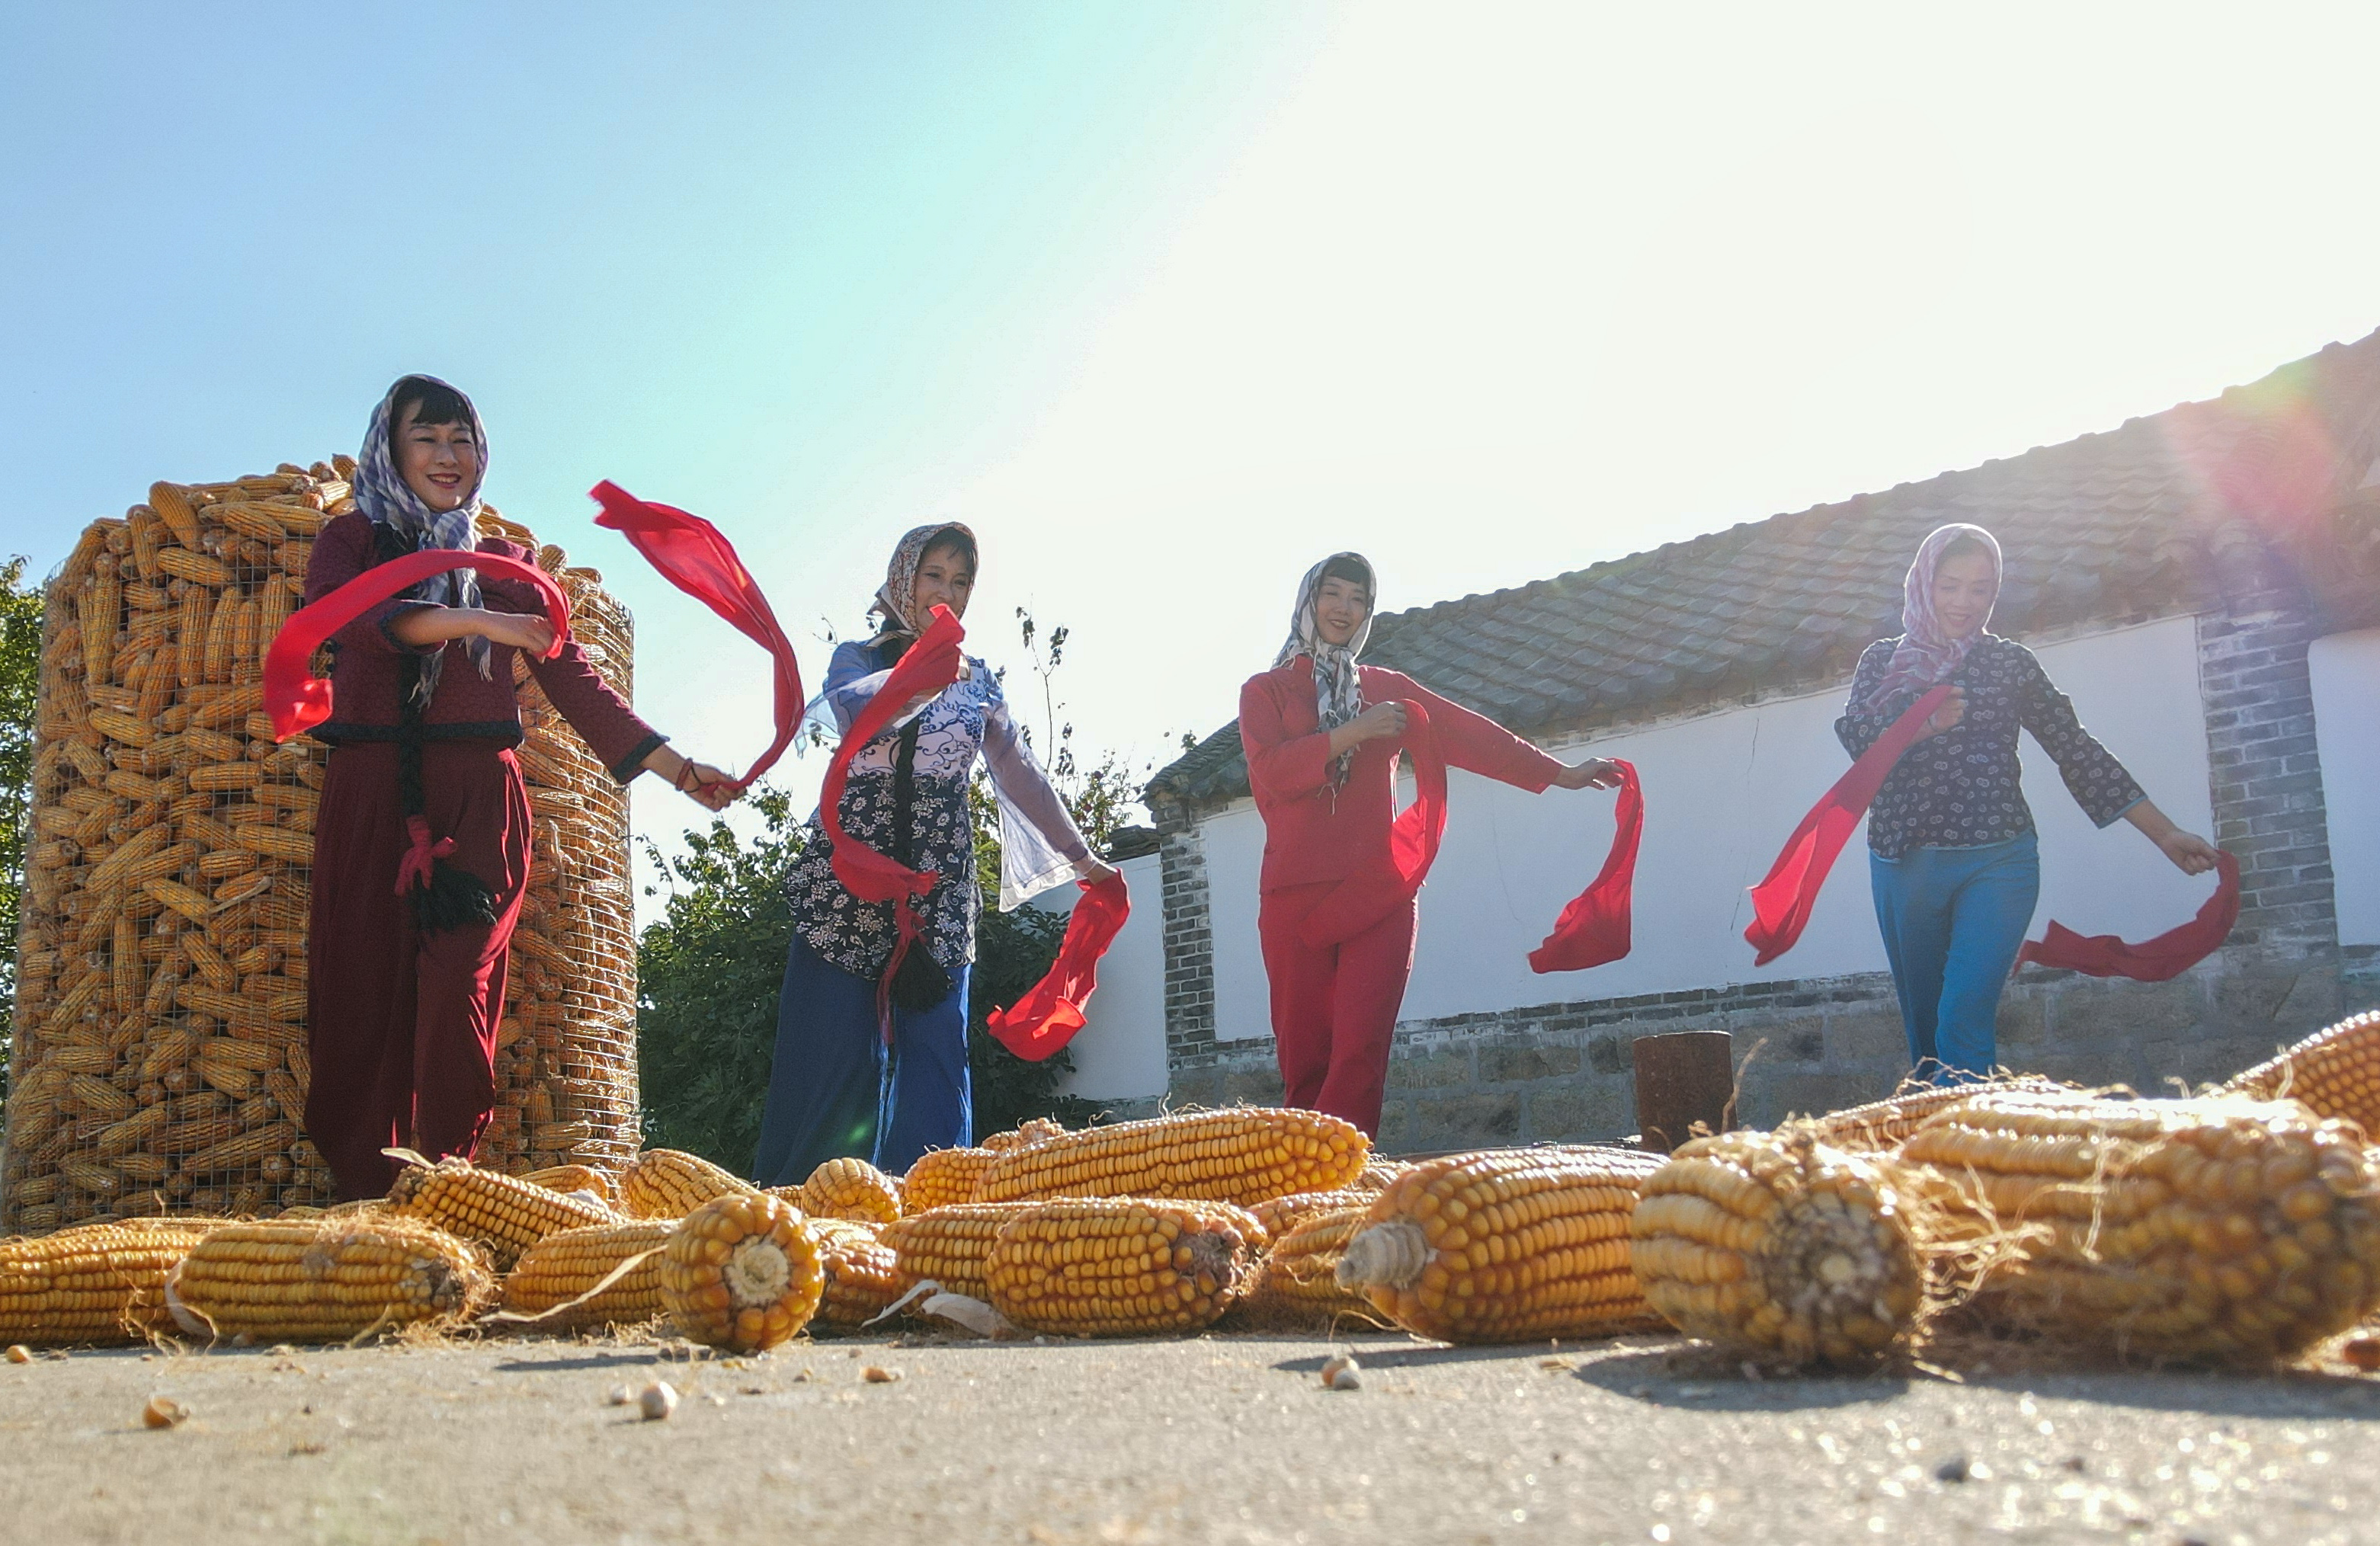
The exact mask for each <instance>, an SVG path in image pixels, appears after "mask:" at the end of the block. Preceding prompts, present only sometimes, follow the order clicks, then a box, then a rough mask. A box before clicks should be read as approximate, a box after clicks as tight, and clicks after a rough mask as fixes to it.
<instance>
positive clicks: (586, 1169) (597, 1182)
mask: <svg viewBox="0 0 2380 1546" xmlns="http://www.w3.org/2000/svg"><path fill="white" fill-rule="evenodd" d="M303 1008H304V1007H303V1006H302V1005H301V1006H299V1009H300V1012H303ZM521 1179H522V1180H524V1181H527V1182H528V1184H529V1185H531V1186H533V1187H543V1188H545V1190H548V1191H584V1192H591V1193H593V1194H594V1195H595V1196H597V1197H599V1198H601V1199H602V1200H603V1201H604V1202H607V1203H608V1202H612V1201H613V1196H612V1178H610V1177H609V1176H606V1175H604V1174H603V1173H602V1172H601V1171H600V1170H597V1169H595V1168H594V1167H593V1166H585V1165H553V1166H547V1167H546V1168H544V1169H543V1170H532V1171H530V1172H528V1174H527V1175H525V1176H523V1177H522V1178H521Z"/></svg>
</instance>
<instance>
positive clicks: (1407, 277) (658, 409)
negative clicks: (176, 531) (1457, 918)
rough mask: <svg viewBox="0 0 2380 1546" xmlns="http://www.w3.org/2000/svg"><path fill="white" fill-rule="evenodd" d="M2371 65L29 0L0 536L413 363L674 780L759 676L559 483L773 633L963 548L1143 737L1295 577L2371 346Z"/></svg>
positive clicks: (2023, 33)
mask: <svg viewBox="0 0 2380 1546" xmlns="http://www.w3.org/2000/svg"><path fill="white" fill-rule="evenodd" d="M1648 10H1651V11H1654V12H1657V14H1647V12H1648ZM2374 57H2380V19H2375V17H2374V13H2373V12H2372V10H2371V8H2369V7H2350V6H2263V7H2257V8H2255V9H2253V10H2248V9H2244V8H2239V7H2218V6H2200V7H2193V6H2175V5H2162V6H2117V5H2106V6H2022V5H2018V6H2004V7H1998V8H1993V9H1991V10H1989V11H1988V12H1987V13H1986V12H1982V11H1975V10H1972V9H1967V10H1965V12H1964V14H1953V12H1952V9H1951V8H1949V7H1910V6H1874V7H1870V6H1811V7H1796V8H1791V11H1790V14H1788V13H1780V12H1779V11H1777V10H1775V9H1772V8H1768V7H1751V6H1740V7H1739V6H1671V7H1658V8H1647V7H1642V6H1626V7H1608V8H1606V7H1597V6H1589V5H1583V4H1573V5H1559V6H1520V5H1503V6H1493V5H1491V6H1467V7H1460V8H1454V7H1443V6H1441V7H1420V6H1400V5H1390V4H1372V5H1363V6H1345V7H1338V6H1297V5H1288V4H1279V5H1237V6H1234V5H1225V4H1199V5H1186V4H1184V5H1163V4H1150V5H1135V6H1124V5H1094V4H1071V3H1069V4H1060V3H1055V0H1052V3H1049V4H1039V5H995V4H985V5H976V6H955V5H952V6H943V5H931V6H929V5H884V6H856V5H854V6H791V5H772V6H720V5H713V6H671V7H656V6H606V5H599V4H579V5H568V6H564V5H551V6H545V5H540V6H528V5H517V6H501V5H490V6H449V5H441V4H419V5H408V6H393V7H392V6H370V7H366V6H322V5H303V6H300V5H287V6H262V5H247V6H242V5H223V6H202V7H201V6H180V5H175V6H164V5H156V6H150V5H126V4H103V3H100V4H90V5H81V6H49V7H40V8H36V7H32V6H15V7H10V8H7V9H6V10H5V11H0V133H5V134H6V143H7V144H8V145H9V146H10V149H11V154H10V156H9V158H8V160H7V163H6V166H5V169H0V211H5V215H0V282H5V284H6V294H7V296H8V299H9V305H8V307H7V308H6V312H5V313H0V357H5V359H6V362H7V365H8V368H7V369H6V371H0V490H5V494H0V549H5V550H7V551H23V552H25V553H27V554H29V555H30V556H31V557H32V558H33V560H34V561H35V563H36V566H37V567H43V568H46V567H47V566H48V565H50V564H52V563H54V562H55V561H56V560H57V559H58V558H59V557H60V556H62V554H63V553H64V551H65V550H66V548H67V545H68V544H69V543H70V542H71V540H72V537H73V534H74V533H75V531H76V530H78V529H79V527H80V525H82V524H83V523H84V522H85V521H87V520H89V519H90V518H91V517H92V516H95V515H99V514H103V513H119V512H120V511H121V509H122V508H123V506H125V505H126V504H128V503H129V502H131V501H134V500H136V499H138V498H140V495H141V492H142V490H144V489H146V488H147V486H148V484H149V483H150V481H151V480H152V479H154V478H157V477H172V478H180V479H200V478H206V477H220V476H226V475H230V474H236V473H238V472H241V471H247V470H253V469H257V468H260V467H264V466H269V465H272V464H273V463H274V462H278V461H281V460H284V459H295V460H298V461H309V460H311V459H313V458H315V457H318V456H322V455H326V454H328V453H331V452H332V451H334V450H352V449H353V447H354V443H355V441H356V440H357V438H358V435H359V434H360V432H361V429H362V426H363V423H364V420H365V418H366V416H367V414H368V412H369V410H370V406H371V405H372V403H373V402H374V401H375V400H376V399H377V398H378V396H379V395H380V393H381V392H382V391H383V389H384V388H385V386H386V384H387V382H388V381H389V380H391V379H392V378H393V377H394V376H395V375H397V374H399V373H402V372H403V371H406V370H409V369H422V370H429V371H432V372H435V373H438V374H441V375H443V376H446V377H447V378H449V379H451V380H455V381H456V382H457V383H458V384H460V385H462V386H464V387H465V388H466V390H468V391H469V392H470V393H472V394H473V396H474V397H475V398H476V399H477V401H478V402H479V404H480V408H481V411H482V413H483V415H484V416H485V417H486V418H487V421H488V423H489V427H490V433H491V437H492V453H493V454H492V477H491V480H490V486H489V494H490V497H491V499H492V501H494V502H495V503H496V504H498V505H499V506H501V507H502V508H503V509H504V511H505V512H506V513H508V514H511V515H513V516H514V517H515V518H516V519H522V520H526V521H528V522H529V523H530V524H531V525H535V526H536V527H538V529H539V530H540V533H541V534H542V535H544V536H545V537H547V539H548V540H553V541H559V542H562V543H563V544H564V545H565V546H566V547H568V548H570V549H571V550H572V552H573V554H574V556H575V557H576V558H578V559H579V560H581V561H583V562H593V563H595V564H597V565H599V566H600V567H601V568H602V569H603V570H604V572H605V573H606V574H607V575H608V576H610V577H611V578H612V580H613V586H614V588H615V589H616V590H617V591H619V592H620V594H622V595H623V597H624V598H625V599H626V600H627V601H628V602H629V603H630V605H631V606H632V607H633V608H634V609H635V610H636V611H637V617H638V620H639V682H640V692H639V701H640V704H641V706H642V707H644V708H645V710H646V712H647V713H648V714H649V716H650V718H652V719H654V720H655V721H656V722H657V723H659V724H660V725H661V727H662V729H664V730H666V731H671V732H673V733H674V734H675V735H676V736H677V737H678V738H679V740H680V741H681V743H684V744H686V746H687V747H689V748H690V749H692V750H694V751H696V752H698V753H699V754H701V755H708V756H710V757H713V758H714V759H716V760H721V761H735V760H737V759H740V758H744V757H748V756H749V755H751V754H752V753H753V752H755V751H757V750H758V748H759V745H760V744H762V743H763V742H764V741H765V731H764V729H763V727H762V725H761V723H760V721H761V719H762V717H763V716H764V715H765V711H766V705H767V694H768V682H767V676H766V672H765V670H763V668H762V665H761V662H760V661H759V658H758V657H757V655H756V654H755V653H754V652H752V651H751V650H750V649H749V646H745V645H744V644H743V643H742V642H741V641H740V640H737V639H735V637H734V636H733V635H731V634H728V632H727V631H726V630H725V629H724V627H723V626H722V625H721V624H719V623H718V622H716V621H715V620H713V619H711V618H710V617H709V615H708V614H707V613H704V612H702V611H700V610H698V608H696V607H694V606H693V605H692V604H691V603H688V602H685V601H683V600H681V599H680V598H676V597H674V595H672V594H670V593H668V592H666V591H665V590H664V589H663V587H662V586H660V585H659V584H658V582H655V581H653V580H651V579H650V578H649V577H648V576H647V575H646V574H644V573H642V572H641V571H640V569H639V568H638V567H637V563H636V561H635V560H634V558H633V556H632V555H631V554H630V553H629V552H628V550H626V548H625V545H624V544H622V543H620V542H619V541H618V539H617V538H615V537H612V536H610V535H609V534H605V533H601V532H598V531H596V530H594V529H593V528H592V527H590V526H589V525H588V524H587V520H588V514H589V512H590V511H591V509H592V507H591V505H589V504H588V503H587V502H586V501H585V500H584V498H583V493H584V490H585V489H587V488H588V486H589V485H590V484H592V483H593V482H594V481H595V480H596V479H598V478H600V477H613V478H616V479H618V480H619V481H620V482H622V483H624V484H625V485H626V486H627V487H629V488H630V489H635V490H636V491H637V492H639V493H644V494H648V495H649V496H650V497H653V498H657V499H662V500H665V501H671V502H674V503H677V504H682V505H685V506H687V507H688V508H691V509H695V510H698V511H700V512H702V513H706V514H708V515H710V516H711V517H712V518H713V519H715V520H717V521H719V522H720V524H721V525H723V526H724V527H726V528H727V529H728V530H729V531H730V532H731V534H733V535H734V536H735V538H736V539H737V541H738V543H739V546H741V548H742V549H743V550H744V552H745V554H746V556H747V560H748V561H749V562H751V563H752V565H753V567H754V568H755V570H756V571H757V572H758V573H759V574H760V576H761V578H762V580H763V582H764V584H766V585H767V586H768V587H769V589H770V591H771V595H772V597H773V598H775V599H776V601H777V603H778V607H779V610H780V612H781V613H782V615H783V617H784V619H785V621H786V622H787V624H788V627H789V628H790V629H791V630H792V631H793V632H794V633H795V634H796V636H797V637H799V638H803V639H808V638H810V637H812V636H813V635H814V634H815V632H816V631H817V630H819V629H820V627H821V626H823V625H824V624H823V623H822V622H821V620H825V622H831V623H832V626H834V627H836V628H839V629H842V630H844V631H846V632H847V631H849V630H851V629H853V628H856V626H858V625H859V622H860V614H861V611H862V609H863V608H864V606H865V603H866V599H867V597H868V593H869V591H871V590H872V589H873V587H874V586H875V584H876V582H877V580H878V579H879V578H880V567H881V564H882V562H883V554H884V552H885V550H887V549H888V548H889V546H890V544H891V542H892V538H893V537H895V536H896V535H897V534H898V533H899V532H900V531H901V530H902V529H903V528H905V527H906V526H908V525H912V524H915V523H916V522H917V521H920V520H924V519H929V518H938V517H939V518H956V519H964V520H966V521H968V522H970V523H971V524H973V525H976V527H977V530H978V532H979V534H980V535H981V536H982V537H983V540H984V544H985V561H986V562H985V571H984V575H983V588H982V590H981V592H980V594H979V598H978V600H977V610H976V611H975V613H974V616H973V622H974V626H975V629H976V637H977V641H978V644H979V646H980V647H981V648H982V650H983V652H984V653H986V654H987V655H989V656H990V658H992V660H993V661H994V663H995V664H1012V665H1015V664H1021V663H1022V661H1021V657H1020V656H1019V654H1018V652H1017V651H1016V650H1015V648H1014V622H1013V613H1014V609H1015V608H1016V607H1018V606H1020V605H1023V606H1029V607H1030V608H1032V609H1033V610H1035V612H1036V613H1037V614H1038V615H1039V616H1040V617H1041V619H1042V620H1043V621H1044V622H1045V623H1047V622H1065V623H1068V624H1070V625H1071V626H1072V627H1073V628H1074V630H1075V646H1074V651H1073V656H1072V658H1071V659H1070V661H1069V663H1068V665H1067V666H1066V668H1065V670H1064V672H1063V673H1062V677H1061V682H1062V688H1063V691H1064V693H1065V695H1066V696H1067V698H1068V699H1069V700H1070V706H1071V710H1072V719H1074V721H1075V724H1076V726H1077V732H1078V735H1079V736H1080V737H1082V738H1083V739H1085V740H1087V741H1088V742H1090V743H1093V744H1095V745H1100V746H1107V747H1112V748H1114V749H1116V750H1119V751H1121V752H1124V753H1127V754H1129V755H1134V756H1135V757H1138V758H1142V759H1146V758H1148V757H1152V756H1156V755H1160V754H1162V752H1163V751H1164V750H1165V749H1166V747H1167V744H1168V743H1169V739H1170V737H1171V736H1172V735H1174V734H1177V733H1178V732H1180V731H1183V730H1197V731H1206V730H1208V729H1211V728H1212V727H1213V726H1214V725H1216V724H1217V723H1220V721H1222V720H1223V719H1228V718H1229V717H1230V715H1231V713H1232V711H1233V703H1234V701H1235V698H1234V695H1235V689H1236V686H1237V683H1238V682H1239V681H1240V680H1241V679H1242V678H1243V677H1244V676H1245V675H1246V674H1247V673H1248V672H1250V671H1252V670H1257V669H1260V668H1261V667H1263V666H1264V665H1266V664H1268V663H1269V657H1270V652H1271V649H1272V646H1274V644H1275V643H1276V642H1277V641H1278V637H1279V634H1280V633H1281V621H1282V615H1283V613H1284V612H1285V610H1286V607H1287V603H1288V599H1289V590H1290V587H1291V586H1292V584H1293V581H1294V578H1295V576H1296V574H1298V573H1299V572H1300V571H1301V570H1302V569H1303V568H1304V566H1305V563H1306V562H1310V561H1311V559H1312V558H1313V557H1315V556H1318V554H1319V553H1321V552H1324V551H1328V550H1331V549H1335V548H1343V547H1355V548H1360V549H1363V550H1366V551H1368V552H1370V553H1371V554H1372V556H1373V557H1374V559H1375V561H1376V562H1377V563H1378V566H1379V568H1380V570H1381V573H1382V575H1383V582H1384V589H1385V594H1384V598H1383V599H1384V603H1385V604H1386V605H1388V606H1390V607H1398V606H1406V605H1415V604H1420V603H1424V602H1427V601H1431V600H1437V599H1441V598H1446V597H1449V596H1454V595H1460V594H1463V593H1464V592H1466V591H1471V590H1477V589H1485V588H1490V587H1492V586H1500V585H1510V584H1516V583H1520V582H1523V581H1525V580H1528V579H1530V578H1534V577H1537V576H1540V575H1543V574H1550V573H1554V572H1557V571H1559V570H1562V569H1566V568H1571V567H1575V566H1577V565H1580V564H1583V563H1587V562H1594V561H1596V560H1598V559H1603V558H1609V557H1614V556H1618V555H1620V554H1622V553H1625V552H1629V551H1633V550H1638V549H1641V548H1644V547H1647V546H1651V545H1653V544H1656V543H1658V542H1661V541H1666V540H1672V539H1676V538H1679V537H1687V536H1691V535H1693V534H1694V533H1696V532H1700V531H1705V530H1709V529H1712V528H1714V527H1718V526H1722V525H1729V524H1731V523H1733V522H1736V521H1739V520H1746V519H1756V518H1759V517H1761V516H1765V515H1767V514H1771V513H1776V512H1778V511H1780V510H1788V509H1794V508H1799V507H1802V506H1804V505H1807V504H1809V503H1812V502H1815V501H1821V500H1827V499H1836V498H1841V497H1844V496H1847V495H1849V494H1852V493H1855V492H1858V491H1860V490H1862V489H1876V488H1882V487H1887V486H1889V485H1890V484H1892V483H1894V482H1898V481H1900V480H1902V479H1907V478H1913V477H1926V476H1929V475H1931V474H1932V473H1934V472H1937V471H1939V470H1942V469H1943V468H1946V467H1950V466H1959V465H1972V464H1973V463H1975V462H1978V461H1981V460H1984V459H1985V458H1987V457H1992V456H1998V455H2007V454H2011V453H2017V452H2021V451H2023V450H2024V449H2026V448H2027V447H2029V446H2032V445H2035V444H2042V443H2049V442H2054V441H2060V440H2064V439H2068V438H2070V437H2071V436H2073V435H2076V434H2080V433H2083V432H2085V431H2088V430H2092V429H2104V428H2107V427H2110V426H2112V425H2114V424H2116V423H2118V422H2119V421H2120V420H2121V419H2123V418H2125V417H2129V416H2131V415H2134V414H2139V413H2146V412H2153V411H2155V410H2156V409H2159V408H2162V407H2165V406H2167V405H2170V404H2172V403H2173V402H2176V401H2178V400H2181V399H2185V398H2192V397H2201V396H2206V395H2210V394H2212V393H2216V392H2217V391H2219V390H2221V389H2222V388H2223V387H2224V386H2226V385H2228V384H2232V383H2234V382H2237V381H2240V380H2248V379H2251V378H2253V377H2254V376H2257V375H2260V374H2262V373H2263V372H2264V371H2265V370H2267V369H2269V368H2271V367H2273V366H2275V365H2277V364H2279V363H2281V362H2282V361H2284V360H2286V359H2289V358H2293V357H2296V356H2300V355H2303V354H2306V353H2309V352H2311V351H2313V349H2316V348H2318V347H2320V346H2321V345H2322V344H2325V343H2326V342H2329V341H2331V340H2333V339H2336V338H2352V337H2358V336H2361V335H2362V334H2363V333H2364V332H2369V331H2371V329H2372V328H2373V327H2374V325H2380V284H2375V283H2374V280H2373V278H2372V275H2373V272H2374V269H2373V264H2372V254H2373V253H2374V252H2375V251H2380V199H2374V198H2373V196H2372V193H2371V156H2370V153H2369V148H2370V145H2371V143H2372V137H2371V133H2370V129H2369V124H2368V110H2367V108H2366V107H2365V105H2364V103H2366V101H2367V99H2368V92H2367V90H2366V85H2367V82H2366V79H2365V77H2366V74H2367V71H2368V66H2369V62H2370V61H2371V60H2372V59H2373V58H2374ZM823 660H824V651H823V649H822V647H816V646H813V647H811V648H809V649H807V652H806V658H805V662H804V663H805V666H806V668H807V670H808V671H809V672H810V673H811V674H812V676H813V677H815V675H816V673H817V672H818V670H820V667H821V666H822V665H823ZM815 778H816V768H815V767H812V766H807V765H798V764H797V765H795V766H794V767H790V768H789V769H788V781H789V782H792V783H794V784H795V785H796V786H802V787H806V786H807V785H810V784H814V781H815ZM693 814H694V812H693V808H692V807H691V806H686V805H684V804H683V803H682V802H677V801H675V799H674V796H671V795H670V794H669V793H668V792H667V791H657V790H656V791H640V792H639V795H638V799H637V815H638V820H639V823H640V825H642V826H644V827H647V828H648V829H650V830H652V831H654V832H656V833H663V834H665V833H666V832H668V831H671V830H674V828H675V827H678V826H680V825H683V823H684V820H685V819H686V818H687V817H690V816H691V815H693Z"/></svg>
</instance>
